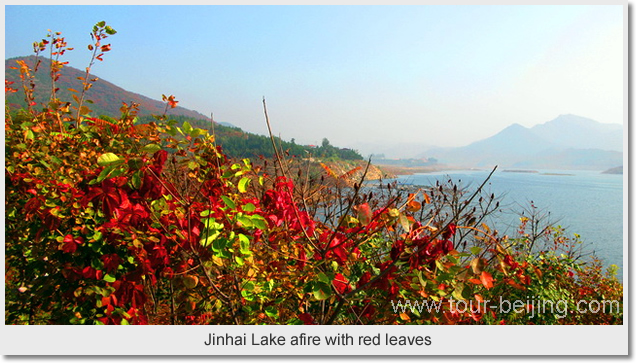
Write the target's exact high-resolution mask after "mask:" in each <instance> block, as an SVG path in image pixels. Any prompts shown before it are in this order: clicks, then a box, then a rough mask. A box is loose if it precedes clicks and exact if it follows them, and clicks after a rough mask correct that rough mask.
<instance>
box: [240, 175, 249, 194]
mask: <svg viewBox="0 0 636 363" xmlns="http://www.w3.org/2000/svg"><path fill="white" fill-rule="evenodd" d="M249 184H250V178H248V177H243V178H241V180H239V183H238V190H239V192H240V193H245V192H246V191H247V186H248V185H249Z"/></svg>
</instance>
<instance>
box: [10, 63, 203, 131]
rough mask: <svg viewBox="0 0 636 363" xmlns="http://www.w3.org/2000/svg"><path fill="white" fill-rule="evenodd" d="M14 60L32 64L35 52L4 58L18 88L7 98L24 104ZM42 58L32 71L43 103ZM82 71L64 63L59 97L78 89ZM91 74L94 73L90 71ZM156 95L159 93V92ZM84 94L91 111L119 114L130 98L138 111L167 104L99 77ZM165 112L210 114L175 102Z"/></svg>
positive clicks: (153, 111)
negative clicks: (171, 107)
mask: <svg viewBox="0 0 636 363" xmlns="http://www.w3.org/2000/svg"><path fill="white" fill-rule="evenodd" d="M16 60H24V61H26V62H27V64H29V65H31V66H33V65H34V64H35V56H28V57H17V58H11V59H6V60H5V62H4V76H5V79H6V80H7V81H9V82H14V84H13V85H12V87H13V88H16V89H18V92H16V93H12V94H6V98H5V99H6V101H7V102H8V103H9V104H10V105H19V106H22V107H25V106H26V102H25V101H24V94H23V93H22V91H21V87H22V86H21V81H20V71H19V70H18V69H12V68H11V67H19V66H18V64H17V63H16ZM40 60H41V61H42V63H41V65H40V69H39V70H38V72H36V73H35V85H36V87H35V101H36V102H37V103H38V104H46V103H48V101H49V97H50V94H51V78H50V75H49V69H50V64H51V63H50V60H49V59H48V58H44V57H40ZM85 73H86V72H85V71H81V70H79V69H77V68H73V67H70V66H65V67H63V68H62V70H61V72H60V78H59V80H58V81H57V82H56V84H57V88H59V91H58V98H59V99H61V100H72V96H71V91H69V90H68V89H69V88H72V89H75V90H78V91H81V89H82V81H80V80H78V79H77V77H84V75H85ZM91 77H96V75H95V74H92V73H91ZM158 96H159V95H158ZM86 98H87V99H89V100H91V101H92V102H93V103H92V104H86V106H88V107H89V108H90V109H91V110H92V111H93V112H92V114H93V115H96V116H99V115H109V116H113V115H119V114H120V113H121V112H120V110H119V109H120V107H121V106H122V102H126V103H128V104H130V103H131V102H136V103H139V105H140V108H139V114H140V115H162V114H163V113H164V110H165V107H166V104H165V103H163V102H161V101H158V100H154V99H152V98H149V97H146V96H143V95H140V94H137V93H134V92H130V91H126V90H125V89H123V88H121V87H118V86H116V85H114V84H112V83H110V82H108V81H105V80H103V79H99V80H98V81H97V82H95V83H94V85H93V87H92V88H91V89H90V90H88V92H87V94H86ZM168 114H170V115H180V116H187V117H192V118H197V119H209V117H207V116H205V115H203V114H201V113H199V112H196V111H193V110H188V109H186V108H183V107H180V106H177V107H176V108H173V109H169V110H168Z"/></svg>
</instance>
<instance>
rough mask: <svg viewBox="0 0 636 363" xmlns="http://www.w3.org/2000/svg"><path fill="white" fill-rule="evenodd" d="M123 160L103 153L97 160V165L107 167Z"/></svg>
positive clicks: (111, 154)
mask: <svg viewBox="0 0 636 363" xmlns="http://www.w3.org/2000/svg"><path fill="white" fill-rule="evenodd" d="M122 162H123V160H122V159H120V158H119V157H118V156H117V155H115V154H113V153H104V154H102V155H100V156H99V157H98V158H97V164H99V165H100V166H107V165H111V164H113V163H122Z"/></svg>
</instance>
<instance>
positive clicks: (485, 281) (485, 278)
mask: <svg viewBox="0 0 636 363" xmlns="http://www.w3.org/2000/svg"><path fill="white" fill-rule="evenodd" d="M480 280H481V284H482V285H484V287H485V288H487V289H491V288H492V287H493V286H494V285H493V283H492V281H493V279H492V275H491V274H490V273H489V272H486V271H482V272H481V276H480Z"/></svg>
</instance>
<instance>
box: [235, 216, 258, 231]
mask: <svg viewBox="0 0 636 363" xmlns="http://www.w3.org/2000/svg"><path fill="white" fill-rule="evenodd" d="M236 219H237V221H239V222H240V223H241V225H242V226H243V227H245V228H251V227H254V223H253V220H252V218H250V217H248V216H244V215H238V216H237V217H236Z"/></svg>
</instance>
